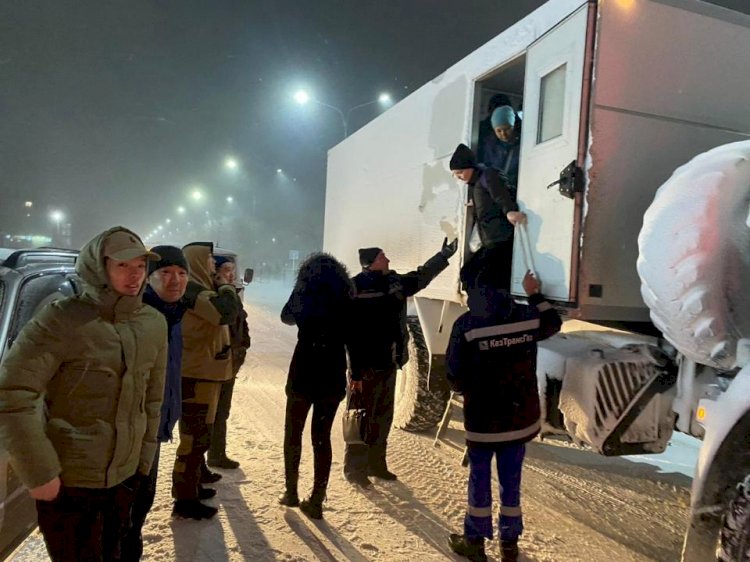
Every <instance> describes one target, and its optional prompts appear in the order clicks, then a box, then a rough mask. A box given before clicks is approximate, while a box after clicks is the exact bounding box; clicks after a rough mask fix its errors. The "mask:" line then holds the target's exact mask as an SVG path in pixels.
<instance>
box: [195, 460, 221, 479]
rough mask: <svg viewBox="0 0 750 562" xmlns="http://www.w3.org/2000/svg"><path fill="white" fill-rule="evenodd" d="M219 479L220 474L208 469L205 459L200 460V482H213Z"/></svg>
mask: <svg viewBox="0 0 750 562" xmlns="http://www.w3.org/2000/svg"><path fill="white" fill-rule="evenodd" d="M219 480H221V474H219V473H218V472H211V471H210V470H208V466H206V463H205V461H204V462H201V480H200V483H201V484H213V483H215V482H218V481H219Z"/></svg>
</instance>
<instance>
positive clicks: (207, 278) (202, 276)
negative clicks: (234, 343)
mask: <svg viewBox="0 0 750 562" xmlns="http://www.w3.org/2000/svg"><path fill="white" fill-rule="evenodd" d="M211 250H212V248H211V245H210V244H209V243H206V244H204V243H195V244H189V245H187V246H185V247H184V248H183V249H182V251H183V253H184V254H185V257H186V258H187V260H188V264H189V265H190V281H189V282H188V286H187V290H186V291H185V296H184V297H183V299H184V302H185V304H186V305H187V309H188V310H187V312H186V313H185V316H184V317H183V320H182V343H183V348H182V376H183V377H186V378H190V379H199V380H204V381H215V382H223V381H226V380H229V379H231V378H232V351H231V340H230V337H229V324H230V323H232V322H234V321H236V319H237V315H238V314H239V311H240V309H241V308H242V304H241V303H240V300H239V298H238V297H237V292H236V290H235V288H234V287H233V286H232V285H222V286H220V287H219V288H218V289H216V290H215V291H214V290H213V289H211V287H213V286H214V284H213V281H212V272H211V270H210V269H209V265H208V263H209V261H208V260H209V258H210V256H211Z"/></svg>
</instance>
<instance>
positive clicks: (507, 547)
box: [500, 541, 518, 562]
mask: <svg viewBox="0 0 750 562" xmlns="http://www.w3.org/2000/svg"><path fill="white" fill-rule="evenodd" d="M500 556H501V558H500V560H501V562H518V541H500Z"/></svg>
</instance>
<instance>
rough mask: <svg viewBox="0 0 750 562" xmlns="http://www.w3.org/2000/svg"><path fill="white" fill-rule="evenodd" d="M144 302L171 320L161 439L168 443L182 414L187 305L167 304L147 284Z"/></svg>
mask: <svg viewBox="0 0 750 562" xmlns="http://www.w3.org/2000/svg"><path fill="white" fill-rule="evenodd" d="M143 302H145V303H146V304H148V305H150V306H153V307H154V308H155V309H156V310H158V311H159V312H161V313H162V314H163V315H164V318H166V320H167V345H168V352H167V376H166V379H165V380H164V402H162V404H161V420H160V422H159V431H158V433H157V435H156V437H157V439H158V440H159V441H161V442H162V443H164V442H165V441H170V440H171V439H172V430H173V429H174V426H175V425H176V424H177V422H178V421H179V419H180V416H181V415H182V379H181V375H180V373H181V372H182V317H183V315H184V314H185V310H187V307H186V306H185V304H184V303H183V302H182V301H178V302H176V303H167V302H164V301H163V300H161V299H160V298H159V295H157V294H156V291H154V290H153V289H152V288H151V287H150V286H146V290H145V291H144V293H143Z"/></svg>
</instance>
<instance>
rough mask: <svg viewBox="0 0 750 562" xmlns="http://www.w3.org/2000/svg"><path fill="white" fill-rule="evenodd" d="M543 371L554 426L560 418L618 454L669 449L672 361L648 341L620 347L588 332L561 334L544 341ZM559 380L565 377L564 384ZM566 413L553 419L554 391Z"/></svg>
mask: <svg viewBox="0 0 750 562" xmlns="http://www.w3.org/2000/svg"><path fill="white" fill-rule="evenodd" d="M539 347H540V351H541V352H540V359H541V360H540V363H539V368H538V373H537V374H538V377H539V380H540V382H542V380H544V385H543V388H540V391H541V392H542V397H543V402H544V404H545V405H544V409H543V411H544V412H546V413H545V415H546V417H547V418H548V419H547V420H545V422H546V425H548V426H552V427H555V426H559V425H560V422H561V421H562V424H563V425H564V427H565V430H566V432H567V433H568V435H569V436H571V437H572V438H573V440H574V441H577V442H582V443H586V444H587V445H589V446H590V447H592V448H593V449H594V450H595V451H596V452H597V453H600V454H603V455H608V456H614V455H630V454H640V453H660V452H662V451H664V449H665V448H666V446H667V442H668V441H669V438H670V437H671V435H672V429H673V427H674V413H673V412H672V410H671V407H670V405H671V393H670V390H671V389H672V388H673V387H674V385H675V382H676V380H677V372H676V370H675V369H674V368H672V363H671V362H670V361H669V360H667V359H666V357H662V356H661V353H660V352H659V351H658V349H656V348H653V347H652V346H650V345H646V344H632V345H628V346H625V347H622V348H616V347H614V346H611V345H608V344H606V343H605V342H602V341H595V340H592V339H589V338H587V337H586V333H580V334H576V333H575V332H573V333H566V334H560V335H558V336H555V337H554V338H551V339H550V340H547V341H546V342H541V343H540V346H539ZM558 381H561V384H559V382H558ZM550 382H558V384H557V385H555V388H556V389H559V391H557V390H556V392H555V393H552V394H554V395H555V396H554V399H556V400H557V401H558V408H559V411H560V412H561V413H562V417H561V418H560V417H557V418H556V419H549V417H550V411H551V410H552V411H554V405H553V404H547V402H549V401H550V400H551V399H552V398H553V397H552V394H551V393H550V392H548V388H547V387H548V386H549V383H550Z"/></svg>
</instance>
